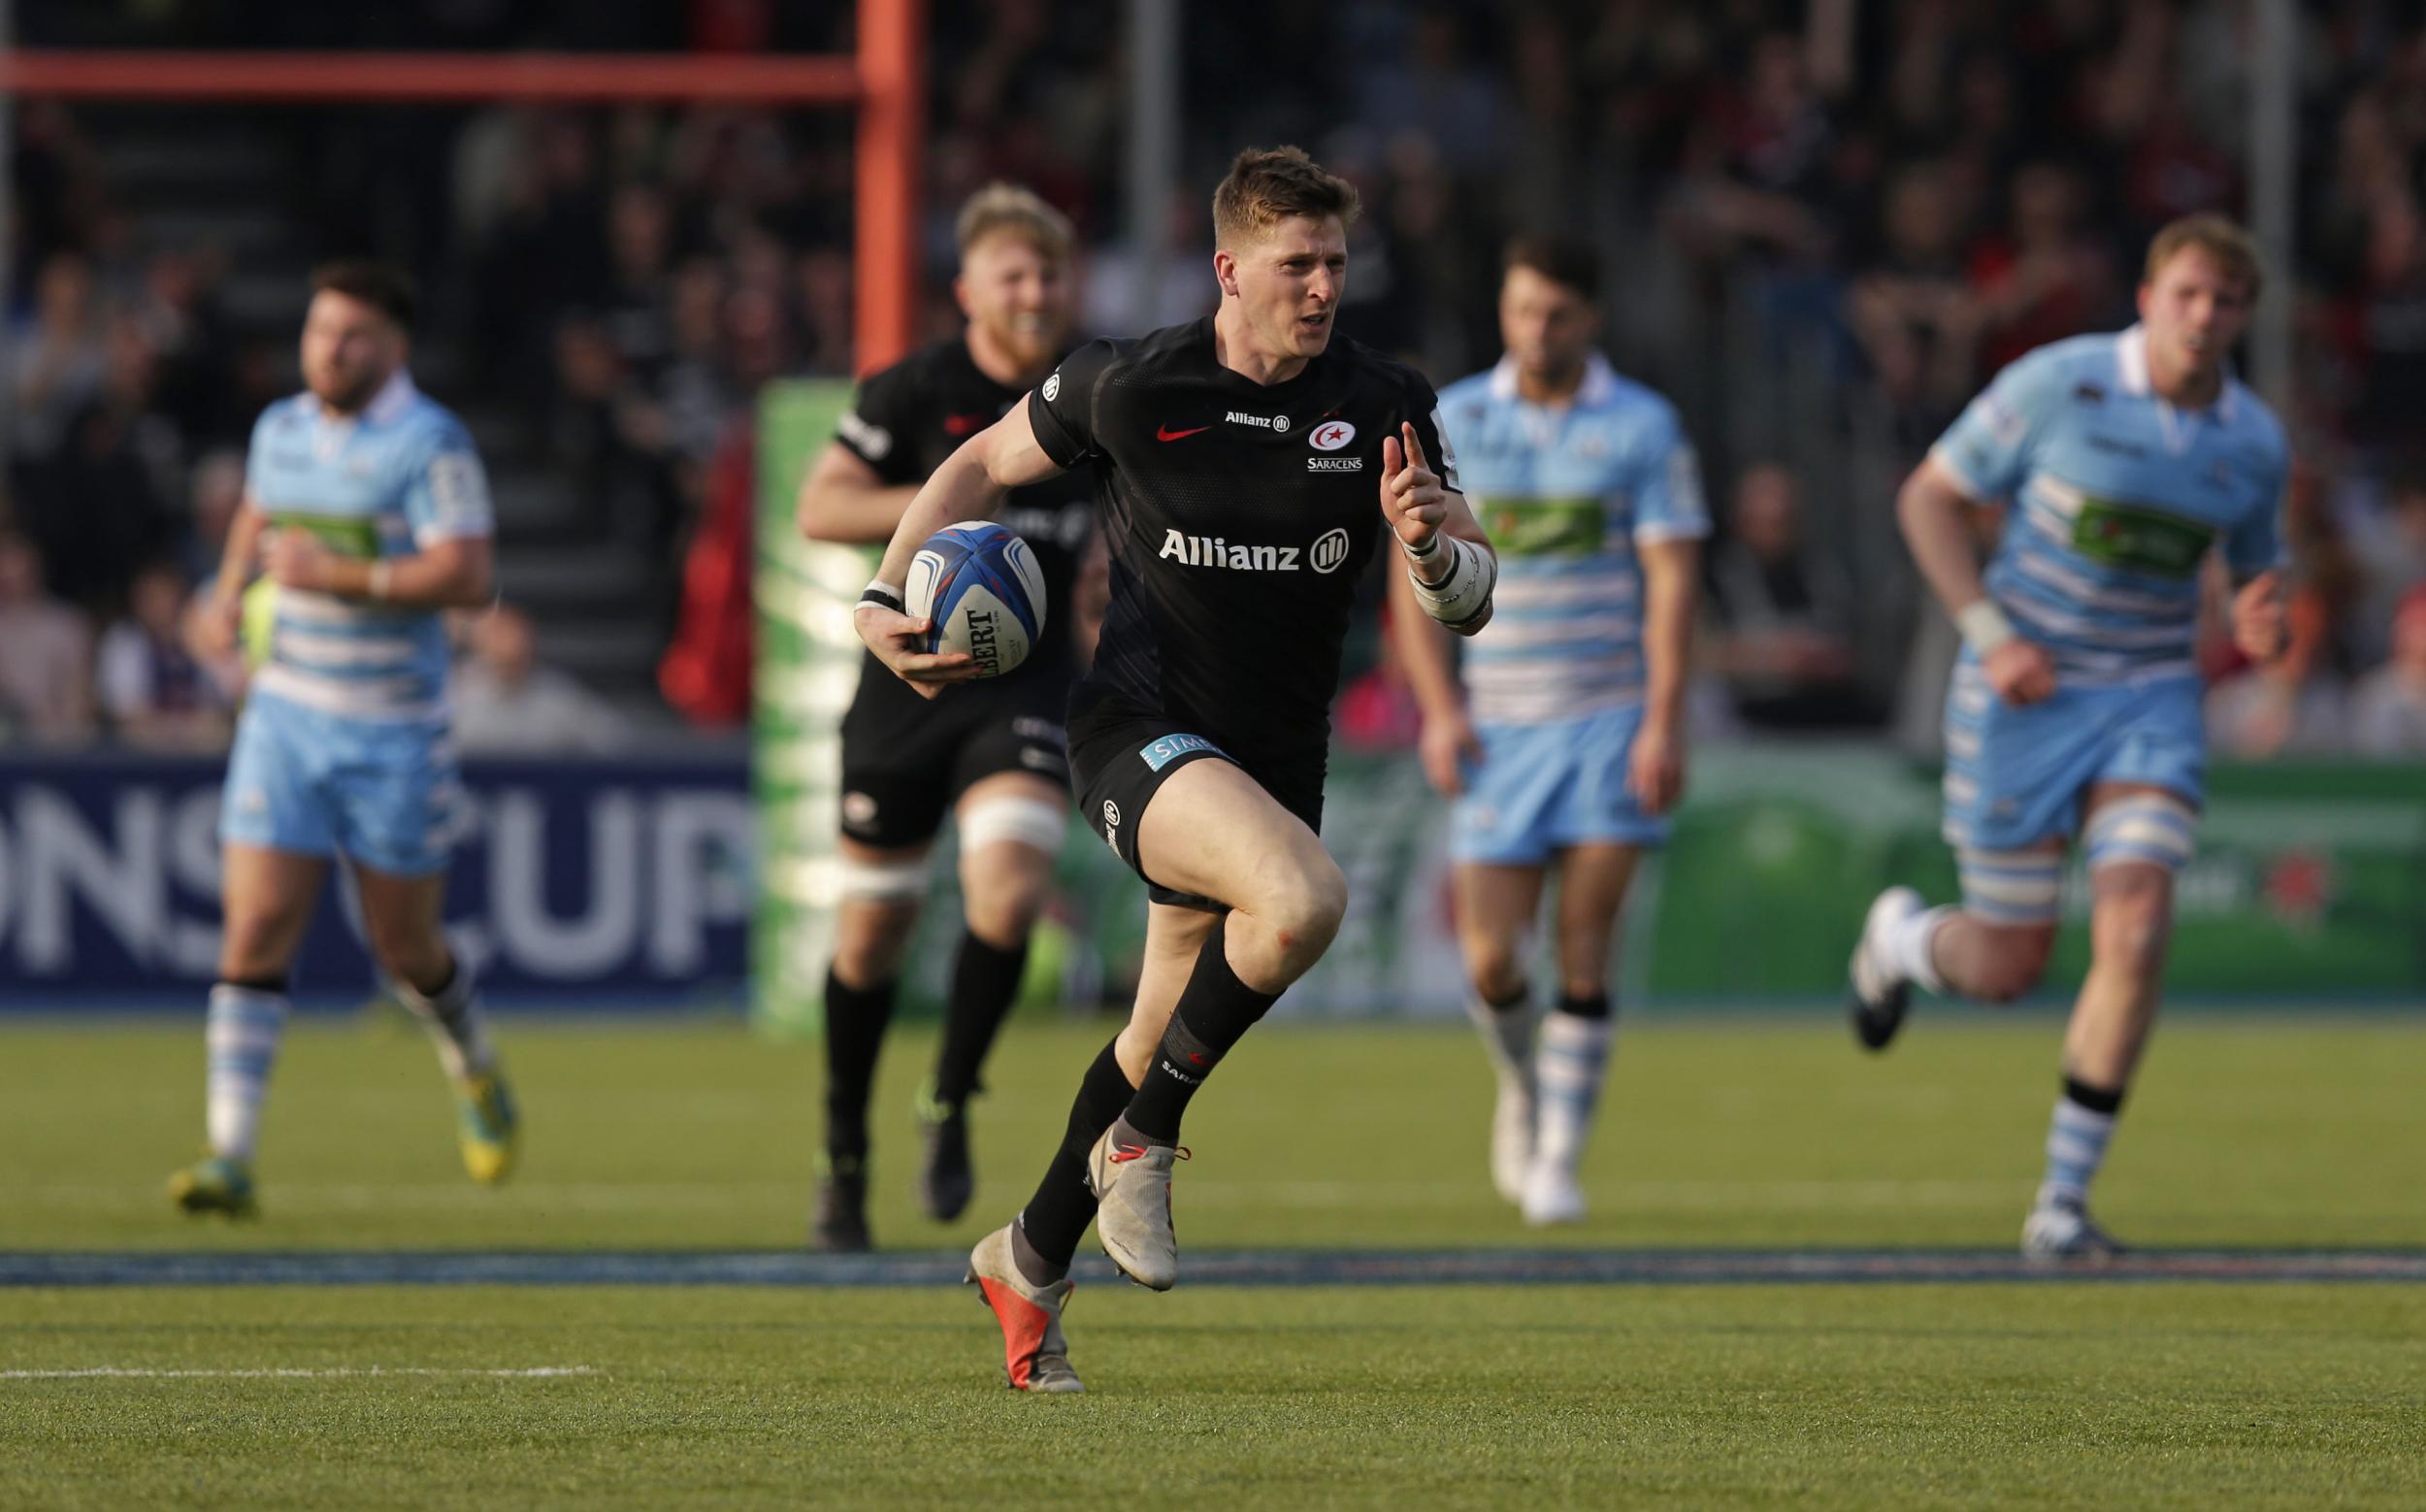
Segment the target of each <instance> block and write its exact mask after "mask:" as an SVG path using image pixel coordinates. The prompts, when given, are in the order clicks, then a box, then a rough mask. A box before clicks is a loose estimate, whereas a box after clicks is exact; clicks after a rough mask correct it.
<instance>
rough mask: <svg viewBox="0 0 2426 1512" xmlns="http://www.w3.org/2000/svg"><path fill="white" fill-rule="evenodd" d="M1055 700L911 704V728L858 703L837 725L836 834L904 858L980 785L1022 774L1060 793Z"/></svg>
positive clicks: (1063, 745)
mask: <svg viewBox="0 0 2426 1512" xmlns="http://www.w3.org/2000/svg"><path fill="white" fill-rule="evenodd" d="M882 675H884V676H888V677H889V676H891V675H892V674H891V673H884V674H882ZM1055 691H1057V690H1055V689H1051V688H1045V689H1039V690H1038V692H1039V693H1040V695H1042V696H1040V697H1036V698H1025V699H1019V700H1003V699H989V698H986V697H983V696H982V695H980V696H976V697H969V698H967V701H966V702H965V703H957V704H956V702H955V701H956V700H960V699H962V698H963V696H964V695H963V692H962V690H960V689H957V688H956V689H952V690H949V691H947V692H945V693H944V695H943V696H942V697H941V698H939V699H937V700H935V701H934V703H932V704H931V703H928V702H927V701H926V700H924V699H919V700H918V706H917V707H916V709H915V710H913V711H912V712H913V713H914V715H915V717H911V718H902V717H900V716H899V710H898V709H894V708H892V707H890V705H889V703H888V704H879V703H877V702H876V701H874V700H870V699H866V698H863V699H860V700H859V701H857V702H856V703H854V704H853V705H852V706H851V711H850V712H849V713H848V714H845V715H844V716H843V719H842V833H843V834H844V835H846V836H848V837H849V838H852V839H855V840H857V841H859V842H860V843H861V844H863V845H874V846H877V847H880V848H882V849H886V850H900V849H905V848H907V847H909V846H912V845H924V844H926V843H927V842H928V841H930V840H932V839H934V838H935V835H936V833H937V832H938V831H940V830H941V829H942V828H943V816H944V815H945V814H946V813H948V812H950V811H951V808H952V805H953V804H955V803H957V802H958V801H959V800H960V796H961V795H962V794H963V793H965V792H967V791H968V789H969V787H970V786H971V785H973V784H974V783H976V782H977V781H978V780H979V779H981V778H984V777H990V776H993V775H994V774H995V773H997V772H1028V773H1030V774H1031V775H1033V776H1038V777H1042V778H1044V779H1045V780H1046V781H1047V782H1050V783H1053V784H1054V785H1055V786H1057V787H1061V786H1066V785H1067V784H1068V782H1069V750H1068V744H1069V742H1068V740H1067V738H1066V737H1065V735H1064V734H1063V731H1062V720H1061V713H1062V711H1061V709H1060V708H1059V707H1054V705H1055V702H1056V701H1054V700H1053V699H1052V694H1053V693H1054V692H1055ZM910 696H911V697H912V698H916V697H917V695H915V694H911V695H910Z"/></svg>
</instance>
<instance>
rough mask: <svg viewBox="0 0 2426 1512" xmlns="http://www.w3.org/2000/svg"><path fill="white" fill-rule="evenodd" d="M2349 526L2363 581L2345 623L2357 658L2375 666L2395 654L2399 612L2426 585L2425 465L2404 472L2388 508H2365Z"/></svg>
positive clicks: (2352, 650) (2353, 549)
mask: <svg viewBox="0 0 2426 1512" xmlns="http://www.w3.org/2000/svg"><path fill="white" fill-rule="evenodd" d="M2350 530H2351V538H2352V539H2351V552H2350V554H2351V556H2352V557H2354V558H2355V559H2356V561H2357V566H2358V574H2359V577H2360V579H2361V580H2360V583H2359V587H2358V591H2357V592H2356V593H2354V594H2352V595H2351V596H2350V599H2349V602H2348V603H2347V605H2346V606H2345V607H2346V608H2347V610H2348V612H2347V613H2346V614H2345V615H2344V619H2343V626H2344V630H2345V631H2346V633H2347V634H2348V636H2349V640H2350V649H2351V653H2352V655H2353V657H2354V658H2355V660H2356V661H2357V662H2358V664H2359V665H2360V666H2371V665H2373V664H2375V663H2377V662H2379V661H2382V660H2383V659H2384V658H2385V656H2387V655H2389V654H2390V653H2391V649H2392V647H2391V644H2390V639H2389V638H2390V637H2391V636H2392V634H2393V633H2394V630H2395V628H2396V627H2395V616H2396V615H2397V614H2398V612H2399V611H2400V609H2401V608H2403V607H2404V606H2405V605H2406V604H2407V603H2408V601H2409V598H2410V592H2411V591H2412V590H2413V589H2415V588H2417V587H2418V586H2419V585H2420V584H2426V470H2419V469H2414V468H2413V469H2410V470H2409V471H2407V472H2405V473H2403V474H2402V475H2401V476H2400V477H2397V478H2396V479H2395V480H2394V481H2393V485H2392V497H2391V498H2390V499H2389V500H2387V501H2386V502H2385V504H2384V507H2383V508H2382V509H2371V510H2365V511H2360V512H2359V514H2358V517H2357V518H2355V519H2354V520H2352V522H2351V527H2350Z"/></svg>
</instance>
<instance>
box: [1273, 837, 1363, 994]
mask: <svg viewBox="0 0 2426 1512" xmlns="http://www.w3.org/2000/svg"><path fill="white" fill-rule="evenodd" d="M1251 911H1253V912H1254V913H1255V914H1256V915H1257V916H1258V918H1259V921H1260V922H1261V923H1262V924H1263V925H1264V926H1265V927H1266V928H1267V929H1269V930H1270V931H1271V934H1272V940H1273V943H1274V944H1275V945H1276V946H1278V947H1279V950H1280V954H1281V958H1282V960H1283V962H1284V963H1286V964H1287V965H1288V966H1289V967H1290V968H1291V969H1292V970H1304V969H1305V968H1306V967H1309V966H1311V965H1313V964H1314V962H1315V961H1317V960H1318V959H1320V958H1321V956H1322V954H1323V952H1324V951H1325V950H1327V949H1328V948H1329V947H1330V942H1331V937H1333V936H1335V935H1337V934H1338V933H1339V921H1340V919H1341V918H1342V917H1344V916H1345V915H1346V913H1347V911H1348V879H1347V878H1346V877H1345V876H1343V875H1342V874H1341V873H1340V871H1339V867H1338V865H1337V864H1336V863H1334V862H1333V861H1332V860H1331V859H1330V858H1329V857H1328V856H1325V857H1323V858H1322V859H1321V862H1320V864H1319V865H1306V866H1302V867H1298V868H1295V869H1292V870H1289V871H1285V872H1283V873H1282V874H1281V875H1280V876H1278V877H1276V878H1274V880H1273V881H1272V882H1271V883H1270V884H1268V885H1267V887H1266V889H1265V892H1264V896H1263V897H1262V899H1260V900H1259V906H1258V907H1256V908H1255V909H1253V910H1251Z"/></svg>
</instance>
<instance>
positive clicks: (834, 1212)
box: [800, 183, 1093, 1251]
mask: <svg viewBox="0 0 2426 1512" xmlns="http://www.w3.org/2000/svg"><path fill="white" fill-rule="evenodd" d="M957 229H958V233H959V242H960V252H961V271H960V276H959V278H958V279H955V280H954V281H953V285H952V288H953V293H954V294H955V295H956V296H957V297H958V298H959V300H960V304H961V309H962V310H963V311H964V312H966V313H967V316H968V324H967V329H965V330H964V331H963V332H962V333H961V334H960V335H958V336H954V337H951V338H948V339H947V340H944V341H940V342H936V343H935V344H934V345H931V346H928V347H925V348H924V349H922V350H920V351H917V352H914V353H912V354H911V355H910V356H908V357H907V358H904V359H903V360H902V361H901V362H900V363H897V364H895V365H894V366H893V367H890V368H887V369H886V370H884V371H883V372H881V373H878V374H875V375H874V376H872V377H870V378H869V379H868V380H867V382H866V383H864V384H862V385H861V387H860V391H859V394H858V395H857V397H856V398H855V399H854V400H853V402H852V406H851V409H850V411H848V412H847V413H845V414H844V415H843V416H842V420H841V423H840V425H839V426H838V427H837V432H838V434H837V435H836V438H835V442H834V444H833V445H831V446H829V447H828V448H827V449H826V453H825V455H824V456H823V457H822V458H821V459H819V461H818V464H817V466H816V468H815V469H814V470H813V471H812V472H811V473H810V474H809V476H808V478H807V480H806V482H805V483H804V484H803V486H802V489H801V498H800V525H801V529H802V531H803V534H805V535H807V536H809V537H810V538H811V539H813V540H819V541H834V542H846V543H851V544H878V543H882V542H887V541H890V540H891V539H892V538H893V533H894V530H895V528H896V527H897V526H898V525H900V523H901V520H902V510H904V509H907V508H908V507H909V503H910V499H911V498H912V496H913V495H915V494H916V493H917V491H918V485H919V484H920V483H923V482H924V481H926V479H927V477H928V476H929V475H930V474H932V473H933V472H934V470H935V469H936V468H937V467H938V466H940V465H941V464H942V463H943V462H944V460H945V459H947V458H948V457H950V456H951V455H952V453H953V452H954V451H955V450H957V449H959V447H960V445H961V444H962V443H963V442H965V441H967V439H968V437H969V436H970V435H972V434H974V433H975V432H977V431H980V430H982V429H984V428H986V427H987V426H990V425H992V424H994V422H995V421H997V420H998V419H1000V418H1001V416H1002V415H1003V413H1004V412H1005V411H1008V410H1009V409H1010V408H1011V407H1012V406H1013V405H1015V404H1016V403H1018V401H1019V399H1020V397H1021V396H1022V395H1023V394H1025V393H1027V391H1028V390H1029V389H1031V388H1033V387H1034V386H1035V384H1036V381H1037V380H1038V379H1040V378H1043V377H1044V376H1045V375H1046V374H1047V373H1048V372H1050V371H1051V370H1052V367H1053V364H1054V362H1055V361H1056V360H1058V359H1059V358H1060V357H1061V355H1062V353H1063V351H1064V350H1065V342H1066V341H1067V339H1068V334H1069V310H1070V298H1071V292H1072V291H1071V288H1070V242H1071V237H1070V227H1069V222H1068V220H1067V219H1065V217H1064V216H1063V215H1062V214H1061V213H1060V212H1059V211H1056V210H1054V209H1053V208H1052V207H1051V206H1049V205H1047V204H1046V203H1045V202H1044V201H1043V200H1041V199H1039V198H1038V197H1037V196H1035V195H1034V194H1033V193H1031V192H1029V191H1028V190H1026V189H1021V188H1015V187H1013V186H1011V185H1009V184H1001V183H998V184H991V185H989V186H987V187H986V188H983V189H980V190H978V191H977V193H975V194H974V195H972V196H970V198H969V200H968V203H967V205H965V206H964V207H962V210H961V214H960V221H959V225H958V228H957ZM1087 482H1088V480H1087V477H1086V476H1085V474H1084V472H1083V471H1082V472H1080V473H1076V474H1072V475H1070V476H1068V477H1058V478H1050V479H1046V480H1044V481H1042V482H1039V483H1037V484H1035V485H1034V486H1033V487H1027V488H1022V489H1020V490H1018V491H1017V492H1016V493H1014V494H1013V495H1012V496H1011V498H1010V501H1009V503H1008V504H1007V505H1006V506H1005V507H1004V508H1003V509H1001V511H1000V514H999V515H998V518H999V519H1000V521H1001V523H1002V524H1003V525H1004V526H1006V527H1008V528H1009V529H1010V530H1011V531H1012V532H1014V533H1015V534H1017V535H1019V536H1020V537H1022V538H1023V539H1025V540H1026V541H1027V542H1028V544H1029V546H1030V548H1031V549H1032V551H1033V554H1034V559H1035V561H1036V563H1037V566H1038V567H1039V568H1040V569H1041V570H1042V572H1043V575H1044V582H1045V598H1046V602H1047V604H1048V605H1049V606H1050V607H1051V608H1052V610H1053V612H1055V613H1058V614H1063V615H1065V617H1066V619H1067V623H1068V625H1069V627H1070V629H1069V631H1068V632H1067V633H1065V634H1062V635H1057V636H1048V637H1046V638H1045V641H1044V642H1043V643H1042V644H1040V645H1038V646H1037V647H1035V649H1034V652H1033V654H1032V655H1031V656H1030V658H1029V660H1028V661H1027V663H1026V664H1024V665H1022V666H1021V667H1019V668H1018V669H1017V670H1015V671H1013V672H1011V673H1010V674H1007V675H1004V676H1001V677H997V678H994V679H991V680H989V681H987V682H985V683H983V684H979V685H976V686H972V687H971V688H969V689H967V690H966V691H965V693H964V695H963V696H961V697H958V698H955V699H953V700H951V701H950V702H948V703H945V704H939V705H938V704H931V703H929V702H928V701H927V700H925V699H922V698H920V697H919V696H918V695H917V693H915V692H914V691H912V690H911V689H910V688H909V687H908V686H907V685H906V684H904V683H903V682H902V680H901V679H900V678H898V677H895V676H893V675H892V674H890V673H889V672H887V671H886V669H885V667H884V665H883V664H882V663H881V662H879V661H877V660H876V659H875V658H874V657H872V656H870V657H869V659H868V661H867V664H866V666H865V667H864V668H863V670H862V672H861V674H860V679H859V691H858V694H857V695H856V696H855V697H854V698H853V699H852V701H851V707H850V711H849V712H848V713H847V714H845V715H844V716H843V720H842V837H841V862H842V868H841V871H842V891H843V898H842V906H841V910H840V918H839V921H838V925H839V927H838V929H837V932H836V942H835V952H834V960H833V962H832V965H831V967H830V968H829V970H828V972H827V977H826V993H825V1010H826V1014H825V1016H826V1038H825V1043H826V1142H825V1147H824V1149H823V1151H822V1152H821V1153H820V1159H819V1166H820V1171H819V1175H820V1180H819V1184H818V1194H817V1208H816V1213H815V1216H814V1217H813V1219H812V1220H811V1237H812V1238H813V1240H814V1242H815V1243H816V1245H817V1247H818V1248H820V1249H826V1250H836V1251H850V1250H864V1249H867V1248H869V1243H870V1239H869V1232H868V1216H867V1202H868V1147H869V1135H868V1100H869V1090H870V1087H871V1086H872V1084H873V1082H874V1080H875V1071H876V1056H877V1051H878V1049H879V1048H880V1047H881V1046H882V1044H883V1041H884V1033H885V1027H886V1025H887V1024H888V1023H890V1022H891V1020H892V1017H893V1003H894V996H895V993H896V991H897V988H898V985H899V979H900V974H901V968H902V951H903V950H904V949H905V948H906V947H907V945H908V943H909V937H910V931H911V930H912V928H913V927H914V926H915V925H916V924H917V922H918V911H919V904H920V901H921V900H922V899H923V898H924V897H925V895H926V890H927V859H928V851H929V849H930V847H932V846H933V844H934V839H935V836H936V834H937V833H938V832H939V831H940V830H941V828H942V826H943V821H944V818H945V817H946V815H947V814H948V815H949V816H950V817H951V818H952V820H953V821H954V823H955V824H956V825H957V826H958V828H959V832H960V883H961V898H962V919H963V924H964V926H965V933H964V934H963V935H962V937H961V941H960V945H959V947H958V949H957V950H956V951H955V953H954V956H953V962H952V983H951V992H950V997H949V998H948V1000H947V1001H946V1003H945V1008H944V1018H943V1040H942V1045H941V1048H940V1050H939V1051H938V1053H937V1055H936V1059H935V1067H934V1075H933V1077H932V1079H931V1080H930V1081H929V1082H928V1084H927V1087H926V1089H925V1091H924V1093H923V1095H922V1096H921V1097H920V1099H919V1107H918V1114H919V1119H920V1122H921V1124H922V1125H923V1127H924V1130H925V1134H926V1154H925V1162H924V1169H923V1170H922V1172H921V1175H920V1181H919V1197H920V1200H921V1202H922V1204H923V1205H924V1206H925V1208H926V1211H927V1214H928V1216H930V1217H932V1218H934V1219H936V1220H937V1221H939V1222H949V1221H950V1220H952V1219H954V1218H957V1217H959V1216H960V1215H961V1212H962V1210H963V1209H964V1208H966V1207H967V1205H968V1199H969V1195H970V1193H971V1191H972V1190H973V1189H974V1186H975V1174H974V1172H973V1170H972V1168H971V1165H970V1160H969V1150H968V1100H969V1099H970V1098H971V1097H972V1096H974V1095H975V1094H976V1093H977V1092H978V1091H979V1090H981V1089H980V1083H979V1081H978V1073H979V1070H980V1068H982V1067H983V1066H984V1064H985V1058H986V1052H987V1050H988V1049H989V1048H991V1046H992V1045H993V1043H994V1038H995V1035H996V1032H997V1031H998V1030H999V1029H1000V1027H1001V1024H1002V1020H1003V1018H1004V1016H1005V1015H1006V1014H1008V1013H1009V1011H1010V1007H1011V1003H1012V1000H1013V998H1014V997H1015V996H1016V994H1017V992H1018V989H1019V980H1020V976H1021V974H1022V973H1023V972H1024V971H1025V970H1026V969H1027V964H1028V938H1029V934H1030V932H1031V931H1032V930H1033V928H1034V927H1035V923H1036V918H1037V915H1038V914H1040V913H1041V912H1042V911H1043V908H1044V904H1045V902H1046V899H1047V897H1048V895H1049V892H1050V888H1051V884H1052V878H1053V864H1054V859H1055V858H1056V857H1057V856H1058V855H1059V854H1060V853H1061V849H1062V841H1063V838H1064V837H1065V836H1066V835H1067V834H1068V832H1069V792H1068V783H1069V758H1068V754H1067V750H1066V741H1065V736H1064V734H1063V729H1062V719H1063V712H1064V707H1065V704H1066V703H1067V702H1068V696H1069V684H1070V679H1071V677H1072V676H1074V675H1075V674H1076V670H1077V663H1078V659H1079V653H1078V650H1077V648H1076V646H1075V645H1074V644H1073V641H1080V640H1087V639H1091V638H1092V634H1093V625H1092V623H1091V622H1090V621H1089V620H1088V618H1087V617H1086V616H1084V615H1071V614H1068V612H1067V610H1068V607H1069V606H1070V605H1071V604H1072V602H1073V595H1072V592H1071V589H1072V586H1073V584H1074V582H1075V580H1076V578H1077V575H1078V566H1079V563H1080V561H1081V560H1082V558H1083V555H1084V553H1085V551H1086V549H1087V542H1088V538H1089V535H1090V533H1091V532H1092V530H1093V509H1092V504H1091V500H1090V496H1089V490H1088V487H1087Z"/></svg>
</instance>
